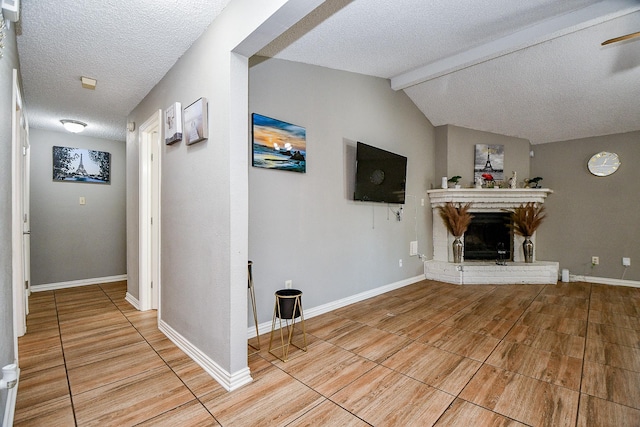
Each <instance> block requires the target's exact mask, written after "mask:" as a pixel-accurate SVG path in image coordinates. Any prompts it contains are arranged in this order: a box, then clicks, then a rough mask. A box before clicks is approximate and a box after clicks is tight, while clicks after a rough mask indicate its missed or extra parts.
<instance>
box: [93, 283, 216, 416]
mask: <svg viewBox="0 0 640 427" xmlns="http://www.w3.org/2000/svg"><path fill="white" fill-rule="evenodd" d="M98 286H100V285H98ZM100 289H101V290H102V292H103V293H104V294H105V295H106V296H107V298H109V301H111V303H112V304H113V305H114V306H115V307H116V309H118V311H119V312H120V313H121V314H122V315H123V316H124V318H125V319H127V322H129V325H131V327H132V328H133V329H134V330H135V331H136V332H137V333H138V335H140V337H142V339H143V340H144V342H145V343H147V345H148V346H149V347H150V348H151V349H152V350H153V351H154V353H156V354H157V355H158V357H159V358H160V360H162V362H163V363H164V364H165V365H166V366H167V368H169V370H170V371H171V373H173V375H175V376H176V377H177V378H178V380H180V382H181V383H182V384H183V385H184V386H185V387H186V389H187V390H189V393H191V395H192V396H193V397H194V399H195V400H196V401H197V402H198V403H199V404H200V405H202V407H203V408H204V410H205V411H207V413H208V414H210V415H211V417H213V419H214V420H215V421H216V422H217V423H218V424H219V425H220V426H222V424H221V423H220V422H219V421H218V419H217V418H216V417H215V415H213V414H212V413H211V411H209V409H208V408H207V407H206V405H205V404H204V403H202V401H201V400H200V398H199V397H198V396H196V394H195V393H194V392H193V390H191V387H189V386H188V385H187V383H185V382H184V380H183V379H182V377H181V376H180V375H178V373H177V372H176V371H175V370H174V369H173V367H172V366H171V365H169V363H168V362H167V361H166V360H165V359H164V357H162V355H161V354H160V353H158V350H157V349H156V348H155V347H154V346H153V344H151V343H150V342H149V340H147V337H145V336H144V334H143V333H142V332H140V330H139V329H138V328H137V327H136V326H135V325H134V324H133V322H132V321H131V319H129V316H127V315H126V313H125V312H123V311H122V310H121V309H120V307H119V306H118V304H116V303H115V301H114V300H113V299H112V298H111V296H110V295H109V294H108V293H107V292H106V291H105V290H104V289H103V288H102V286H100ZM136 311H137V312H140V313H141V311H139V310H136ZM156 320H157V318H156ZM156 327H157V325H156ZM163 335H164V334H163ZM180 406H182V405H179V406H176V407H175V408H172V409H169V410H167V411H165V412H163V413H161V414H156V415H155V416H154V417H152V418H150V419H149V420H151V419H153V418H156V417H158V416H160V415H163V414H166V413H167V412H171V411H173V410H175V409H176V408H179V407H180ZM149 420H145V421H142V422H141V423H144V422H146V421H149ZM139 424H140V423H139Z"/></svg>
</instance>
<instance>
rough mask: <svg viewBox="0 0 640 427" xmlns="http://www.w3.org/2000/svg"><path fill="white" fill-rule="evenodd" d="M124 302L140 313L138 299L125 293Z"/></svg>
mask: <svg viewBox="0 0 640 427" xmlns="http://www.w3.org/2000/svg"><path fill="white" fill-rule="evenodd" d="M124 300H125V301H127V302H128V303H129V304H131V305H132V306H133V308H135V309H136V310H138V311H140V301H138V298H136V297H134V296H133V295H131V294H130V293H129V292H127V295H125V297H124Z"/></svg>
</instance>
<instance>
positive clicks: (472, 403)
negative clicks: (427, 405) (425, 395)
mask: <svg viewBox="0 0 640 427" xmlns="http://www.w3.org/2000/svg"><path fill="white" fill-rule="evenodd" d="M547 286H548V285H544V286H543V287H542V288H541V289H540V291H539V292H538V293H537V294H536V295H535V296H534V297H533V298H531V301H530V302H529V304H528V305H527V307H526V308H524V310H522V313H520V316H518V318H517V319H516V320H515V322H513V325H511V327H510V328H509V329H508V330H507V331H506V332H505V334H504V335H503V337H502V338H500V340H499V341H498V342H497V343H496V345H495V346H494V347H493V349H492V350H491V351H490V352H489V353H488V354H487V356H486V357H485V358H484V360H483V361H481V362H480V366H479V367H478V369H477V370H476V371H475V372H474V374H473V375H472V376H471V378H469V381H467V383H466V384H465V385H464V386H463V387H462V388H461V389H460V391H459V392H458V394H456V395H454V399H453V401H452V402H451V404H450V405H449V406H448V407H447V410H449V409H450V408H451V405H453V403H454V402H455V401H456V399H460V400H463V401H465V402H468V403H469V404H471V405H475V406H478V407H480V408H484V409H486V410H488V411H491V412H494V413H498V414H500V413H499V412H496V411H494V410H493V409H490V408H485V407H484V406H481V405H478V404H476V403H474V402H469V401H468V400H466V399H463V398H461V397H460V395H461V394H462V392H463V391H464V389H465V388H467V386H468V385H469V384H470V383H471V381H473V379H474V378H475V377H476V375H478V372H479V371H480V369H482V367H483V366H484V365H488V366H493V365H489V364H488V363H487V360H488V359H489V358H490V357H491V355H492V354H493V352H494V351H496V348H498V346H499V345H500V344H501V343H502V342H503V341H504V338H505V337H506V336H507V335H509V332H511V330H512V329H513V328H514V326H515V325H516V324H517V323H518V320H520V319H521V318H522V316H524V314H525V313H526V312H527V309H528V308H529V307H531V304H533V302H534V301H535V300H536V298H538V296H540V294H541V293H542V291H544V290H545V288H546V287H547ZM496 289H498V287H496V288H494V290H493V291H491V292H488V293H485V294H484V296H487V294H490V293H493V292H494V291H495V290H496ZM478 300H479V299H477V300H475V301H478ZM475 301H474V302H475ZM471 304H473V302H471V303H469V304H468V305H467V306H466V307H468V306H470V305H471ZM466 307H465V308H466ZM460 311H461V310H460ZM460 311H458V313H459V312H460ZM462 330H465V331H466V329H462ZM468 332H473V331H468ZM443 351H444V350H443ZM452 354H455V353H452ZM516 374H517V372H516ZM519 375H522V374H519ZM523 376H526V375H523ZM534 379H535V378H534ZM442 391H444V390H442ZM447 410H445V411H444V412H443V413H442V414H440V416H439V417H438V419H437V420H436V422H435V423H434V425H435V424H437V423H438V421H440V419H441V418H442V417H443V416H444V414H445V413H446V412H447ZM500 415H502V416H503V417H506V418H508V419H510V420H514V421H516V422H520V423H522V424H525V423H523V422H522V421H518V420H515V419H513V418H511V417H509V416H507V415H505V414H500Z"/></svg>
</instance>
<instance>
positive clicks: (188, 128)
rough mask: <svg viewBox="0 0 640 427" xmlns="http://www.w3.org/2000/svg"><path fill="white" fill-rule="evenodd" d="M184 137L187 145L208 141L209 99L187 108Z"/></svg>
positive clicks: (201, 99)
mask: <svg viewBox="0 0 640 427" xmlns="http://www.w3.org/2000/svg"><path fill="white" fill-rule="evenodd" d="M183 136H184V142H185V144H187V145H191V144H195V143H196V142H200V141H203V140H205V139H207V137H208V130H207V98H200V99H198V100H197V101H196V102H194V103H193V104H191V105H189V106H188V107H185V109H184V135H183Z"/></svg>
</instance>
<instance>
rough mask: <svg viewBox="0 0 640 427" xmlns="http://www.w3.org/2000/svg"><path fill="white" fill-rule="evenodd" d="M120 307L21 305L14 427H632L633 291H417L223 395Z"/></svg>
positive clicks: (324, 326) (76, 291)
mask: <svg viewBox="0 0 640 427" xmlns="http://www.w3.org/2000/svg"><path fill="white" fill-rule="evenodd" d="M125 292H126V284H125V283H124V282H119V283H110V284H103V285H94V286H85V287H81V288H73V289H64V290H58V291H48V292H41V293H35V294H33V295H32V296H31V299H30V314H29V316H28V319H27V327H28V333H27V334H26V335H25V336H24V337H22V338H20V339H19V352H20V367H21V370H22V371H21V378H20V384H19V388H18V400H17V404H16V414H15V425H16V426H55V427H57V426H61V427H66V426H217V425H222V426H241V427H244V426H403V427H404V426H421V427H422V426H437V427H442V426H576V427H577V426H579V427H586V426H598V427H603V426H615V427H623V426H636V427H637V426H640V289H637V288H628V287H616V286H605V285H596V284H589V283H558V284H557V285H553V286H545V285H500V286H489V285H486V286H485V285H483V286H456V285H449V284H444V283H439V282H433V281H422V282H419V283H415V284H413V285H410V286H406V287H404V288H401V289H397V290H394V291H392V292H389V293H387V294H384V295H380V296H377V297H375V298H371V299H369V300H366V301H362V302H359V303H356V304H352V305H350V306H347V307H343V308H340V309H338V310H335V311H333V312H330V313H326V314H323V315H321V316H317V317H314V318H312V319H307V321H306V323H305V324H306V331H307V343H308V351H307V352H303V351H301V350H299V349H296V348H293V347H292V350H290V354H289V360H288V361H287V362H286V363H285V362H282V361H281V360H279V359H278V358H276V357H274V356H273V355H271V354H269V353H268V351H267V347H268V340H269V336H268V334H266V335H263V336H262V337H260V342H261V345H262V350H261V351H259V352H256V351H255V350H253V349H252V348H251V347H248V352H249V356H248V360H249V367H250V368H251V374H252V377H253V379H254V380H253V382H252V383H250V384H248V385H246V386H244V387H241V388H240V389H238V390H235V391H233V392H230V393H229V392H226V391H225V390H224V389H223V388H222V387H221V386H220V385H219V384H218V383H216V382H215V381H214V380H213V379H212V378H211V377H210V376H209V375H207V374H206V372H205V371H204V370H203V369H202V368H200V367H199V366H198V365H197V364H196V363H195V362H193V361H192V360H191V359H190V358H189V357H187V356H186V355H185V354H184V353H183V352H182V351H181V350H180V349H178V348H177V347H176V346H175V345H174V344H173V343H172V342H171V341H169V339H167V338H166V337H165V336H164V335H163V334H162V333H161V332H160V331H159V330H158V328H157V318H156V313H155V312H153V311H151V312H139V311H136V310H135V309H134V308H133V307H131V305H129V304H128V303H127V302H126V301H125V300H124V297H125ZM297 331H298V332H297V335H296V336H295V337H294V342H297V343H300V342H301V338H302V337H301V335H300V328H297ZM255 340H256V339H255V338H254V339H252V340H250V344H255Z"/></svg>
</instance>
